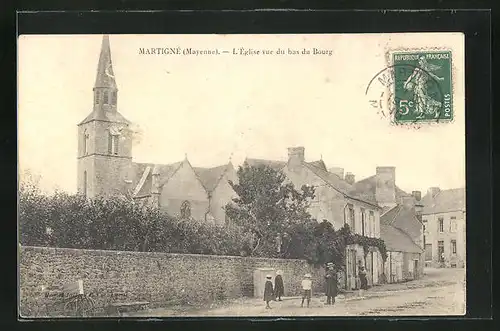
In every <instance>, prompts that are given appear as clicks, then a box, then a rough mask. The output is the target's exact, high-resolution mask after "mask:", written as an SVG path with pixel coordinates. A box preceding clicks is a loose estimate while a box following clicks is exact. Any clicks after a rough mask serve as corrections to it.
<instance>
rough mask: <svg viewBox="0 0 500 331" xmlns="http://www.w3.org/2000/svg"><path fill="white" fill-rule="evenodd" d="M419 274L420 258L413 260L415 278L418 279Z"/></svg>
mask: <svg viewBox="0 0 500 331" xmlns="http://www.w3.org/2000/svg"><path fill="white" fill-rule="evenodd" d="M418 276H419V275H418V260H413V279H417V278H418Z"/></svg>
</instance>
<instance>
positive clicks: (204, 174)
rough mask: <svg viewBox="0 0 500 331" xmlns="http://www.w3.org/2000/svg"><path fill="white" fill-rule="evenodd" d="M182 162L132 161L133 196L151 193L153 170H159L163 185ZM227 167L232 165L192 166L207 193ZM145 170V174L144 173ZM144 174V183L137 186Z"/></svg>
mask: <svg viewBox="0 0 500 331" xmlns="http://www.w3.org/2000/svg"><path fill="white" fill-rule="evenodd" d="M183 162H184V161H180V162H175V163H171V164H153V163H134V164H133V167H134V168H133V171H134V175H135V177H134V181H133V187H134V189H135V190H136V191H137V190H138V191H137V193H136V195H135V197H136V198H140V197H144V196H149V195H151V188H152V175H153V170H155V171H158V172H159V174H160V183H161V185H165V184H166V183H168V181H169V180H170V178H172V176H173V175H174V174H175V172H176V171H177V169H179V168H180V166H181V165H182V163H183ZM148 167H149V170H148ZM228 167H232V164H226V165H222V166H217V167H212V168H200V167H196V168H195V167H193V170H194V172H195V174H196V176H197V177H198V179H199V180H200V182H201V184H202V185H203V187H204V188H205V190H206V191H207V193H210V192H212V191H213V190H215V188H216V187H217V185H218V184H219V182H220V180H221V178H222V177H223V176H224V174H226V171H227V170H228V169H229V168H228ZM146 171H147V174H145V172H146ZM144 175H146V179H145V181H144V183H143V184H142V185H141V186H140V187H139V188H138V185H139V184H140V181H141V178H142V177H143V176H144Z"/></svg>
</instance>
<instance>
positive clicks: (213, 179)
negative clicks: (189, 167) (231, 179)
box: [193, 164, 229, 192]
mask: <svg viewBox="0 0 500 331" xmlns="http://www.w3.org/2000/svg"><path fill="white" fill-rule="evenodd" d="M228 166H229V165H227V164H225V165H221V166H218V167H213V168H198V167H196V168H194V167H193V169H194V171H195V173H196V175H197V176H198V178H199V179H200V181H201V184H202V185H203V187H204V188H205V190H206V191H207V192H213V190H215V188H216V187H217V185H218V184H219V182H220V180H221V178H222V177H223V176H224V174H225V173H226V171H227V168H228Z"/></svg>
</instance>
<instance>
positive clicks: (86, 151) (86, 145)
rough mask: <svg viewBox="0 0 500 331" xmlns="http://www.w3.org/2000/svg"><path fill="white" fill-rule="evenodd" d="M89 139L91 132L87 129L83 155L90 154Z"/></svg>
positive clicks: (84, 135)
mask: <svg viewBox="0 0 500 331" xmlns="http://www.w3.org/2000/svg"><path fill="white" fill-rule="evenodd" d="M88 141H89V134H88V133H87V130H85V131H83V155H87V154H88V146H89V144H88Z"/></svg>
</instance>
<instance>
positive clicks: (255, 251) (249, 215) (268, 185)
mask: <svg viewBox="0 0 500 331" xmlns="http://www.w3.org/2000/svg"><path fill="white" fill-rule="evenodd" d="M237 175H238V183H237V184H236V183H233V182H230V184H231V186H232V187H233V189H234V191H235V192H236V193H237V194H238V197H237V198H235V199H234V200H233V203H229V204H228V205H227V206H226V214H227V216H228V217H229V219H230V220H231V221H232V222H234V223H235V224H237V225H239V226H241V227H242V228H243V230H244V231H245V232H246V233H247V234H249V235H250V236H252V238H253V240H251V242H250V243H249V245H248V247H247V250H248V252H247V253H248V254H249V255H252V256H268V257H288V256H289V255H290V254H291V251H290V249H292V248H293V247H294V245H291V237H293V233H295V232H297V231H299V230H300V231H303V230H304V229H303V227H305V226H306V225H305V224H307V223H311V224H312V219H311V215H310V214H309V212H308V211H307V208H308V207H309V201H310V199H313V198H314V188H313V187H310V186H303V187H302V188H301V190H300V191H297V190H296V189H295V188H294V186H293V184H292V183H289V182H287V181H286V176H285V175H284V174H283V172H281V171H278V170H275V169H273V168H271V167H268V166H256V167H254V166H249V165H247V164H244V165H243V166H240V167H239V168H238V171H237ZM296 239H297V238H296ZM293 254H294V255H296V254H295V253H293Z"/></svg>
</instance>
